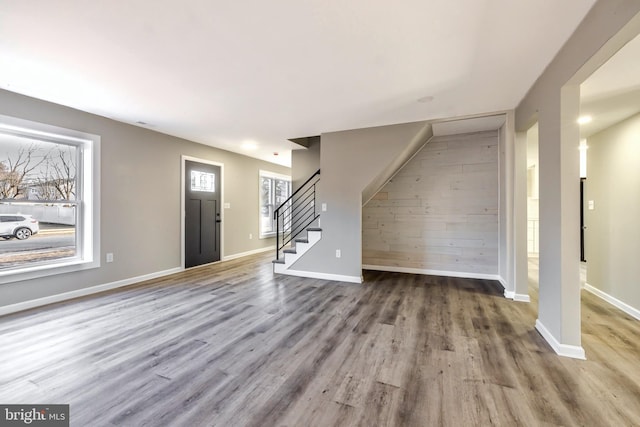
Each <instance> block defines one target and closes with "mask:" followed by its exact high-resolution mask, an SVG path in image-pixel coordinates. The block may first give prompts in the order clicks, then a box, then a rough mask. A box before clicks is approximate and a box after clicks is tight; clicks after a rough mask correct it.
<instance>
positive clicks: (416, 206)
mask: <svg viewBox="0 0 640 427" xmlns="http://www.w3.org/2000/svg"><path fill="white" fill-rule="evenodd" d="M498 142H499V136H498V131H489V132H478V133H470V134H464V135H451V136H440V137H435V138H433V139H432V140H431V141H430V142H429V143H428V144H427V145H425V147H424V148H423V149H422V150H421V151H420V152H419V153H418V154H417V155H416V156H415V157H414V158H413V159H411V160H410V161H409V162H408V163H407V164H406V165H405V167H404V168H402V169H401V170H400V171H399V172H398V173H397V174H396V176H395V177H393V179H392V180H391V181H390V182H388V183H387V184H386V185H385V186H384V187H383V188H382V189H381V190H380V191H379V192H378V193H377V194H376V195H375V196H374V197H373V199H371V200H370V201H369V202H368V203H367V204H366V205H365V206H364V207H363V209H362V213H363V225H362V228H363V231H362V233H363V238H362V242H363V248H362V250H363V264H364V265H368V266H385V267H396V268H406V269H418V270H436V271H450V272H458V273H470V274H474V273H475V274H497V273H498V182H499V181H498V172H499V171H498Z"/></svg>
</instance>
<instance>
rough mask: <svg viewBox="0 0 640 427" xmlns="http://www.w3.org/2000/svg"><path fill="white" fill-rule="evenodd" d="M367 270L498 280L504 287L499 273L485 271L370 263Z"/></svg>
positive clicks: (366, 266)
mask: <svg viewBox="0 0 640 427" xmlns="http://www.w3.org/2000/svg"><path fill="white" fill-rule="evenodd" d="M362 268H363V269H365V270H375V271H390V272H392V273H409V274H425V275H428V276H447V277H459V278H461V279H485V280H496V281H498V282H500V285H502V286H503V287H504V280H503V279H502V277H500V276H499V275H497V274H484V273H465V272H460V271H446V270H424V269H421V268H406V267H394V266H388V265H370V264H366V265H363V266H362Z"/></svg>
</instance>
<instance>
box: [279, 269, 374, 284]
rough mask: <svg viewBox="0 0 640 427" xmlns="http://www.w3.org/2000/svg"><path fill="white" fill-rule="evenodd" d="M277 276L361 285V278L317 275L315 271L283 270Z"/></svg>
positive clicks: (340, 275)
mask: <svg viewBox="0 0 640 427" xmlns="http://www.w3.org/2000/svg"><path fill="white" fill-rule="evenodd" d="M278 274H286V275H289V276H297V277H307V278H309V279H323V280H333V281H335V282H349V283H362V276H344V275H342V274H329V273H318V272H315V271H298V270H285V271H282V272H280V273H278Z"/></svg>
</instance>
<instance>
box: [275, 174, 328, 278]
mask: <svg viewBox="0 0 640 427" xmlns="http://www.w3.org/2000/svg"><path fill="white" fill-rule="evenodd" d="M319 181H320V170H319V169H318V171H317V172H316V173H314V174H313V175H311V177H309V179H307V181H305V183H304V184H302V186H300V188H298V189H297V190H296V191H295V192H294V193H293V194H292V195H291V197H289V198H288V199H287V200H286V201H285V202H284V203H282V204H281V205H280V206H279V207H278V208H277V209H276V210H275V212H274V213H273V219H274V221H275V222H276V259H275V260H273V271H274V273H280V274H287V270H288V269H289V268H290V267H291V266H292V265H293V264H294V263H295V262H296V261H297V260H298V259H299V258H300V257H301V256H302V255H303V254H304V253H305V252H307V251H308V250H309V249H311V247H313V245H315V244H316V243H318V242H319V241H320V239H321V238H322V229H320V228H317V227H314V226H313V225H314V223H316V221H318V222H319V218H320V214H319V213H318V211H317V209H316V185H317V184H318V182H319ZM305 231H306V237H304V236H302V233H303V232H305Z"/></svg>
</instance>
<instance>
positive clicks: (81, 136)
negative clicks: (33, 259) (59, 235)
mask: <svg viewBox="0 0 640 427" xmlns="http://www.w3.org/2000/svg"><path fill="white" fill-rule="evenodd" d="M0 129H2V130H3V131H4V132H7V133H10V134H14V135H17V136H22V137H32V138H38V139H43V140H46V141H49V142H53V143H59V144H69V145H72V146H74V147H75V148H76V149H77V150H78V159H79V160H81V161H80V162H79V164H78V165H77V174H78V175H79V176H81V177H82V178H81V179H79V180H78V188H77V191H78V193H79V194H81V197H79V200H77V202H78V204H77V206H78V210H77V213H76V215H77V223H76V236H78V237H77V241H76V245H77V246H76V248H77V249H76V256H75V257H73V258H70V259H61V260H52V261H49V262H46V263H43V264H40V265H32V266H28V265H26V266H20V267H17V268H15V269H10V270H7V271H2V272H0V284H4V283H12V282H18V281H22V280H30V279H35V278H39V277H46V276H51V275H54V274H61V273H69V272H75V271H81V270H87V269H92V268H98V267H100V257H101V254H100V200H101V197H100V175H101V173H100V136H98V135H95V134H91V133H87V132H82V131H78V130H74V129H68V128H63V127H59V126H53V125H49V124H46V123H39V122H34V121H31V120H24V119H18V118H15V117H10V116H5V115H0Z"/></svg>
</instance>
